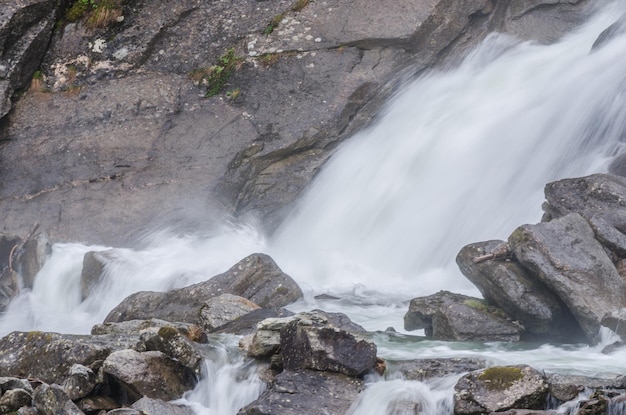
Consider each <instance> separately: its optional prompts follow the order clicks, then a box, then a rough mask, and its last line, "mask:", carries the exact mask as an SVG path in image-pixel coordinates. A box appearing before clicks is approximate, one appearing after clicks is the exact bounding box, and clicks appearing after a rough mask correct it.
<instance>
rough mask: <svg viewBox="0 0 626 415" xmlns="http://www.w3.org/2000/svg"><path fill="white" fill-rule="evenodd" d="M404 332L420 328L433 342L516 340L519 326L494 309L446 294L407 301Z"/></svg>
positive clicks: (478, 301)
mask: <svg viewBox="0 0 626 415" xmlns="http://www.w3.org/2000/svg"><path fill="white" fill-rule="evenodd" d="M404 328H405V330H419V329H424V332H425V334H426V336H428V337H432V338H433V339H436V340H460V341H519V340H520V335H521V333H522V332H523V327H521V326H520V325H519V324H516V323H515V322H513V321H511V320H510V319H508V317H507V316H506V315H505V314H503V313H502V311H501V310H499V309H498V308H497V307H494V306H492V305H489V304H487V303H485V302H484V301H482V300H480V299H477V298H473V297H469V296H466V295H461V294H454V293H451V292H449V291H440V292H438V293H435V294H433V295H430V296H427V297H419V298H414V299H412V300H411V302H410V304H409V310H408V311H407V313H406V314H405V315H404Z"/></svg>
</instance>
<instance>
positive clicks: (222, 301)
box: [200, 294, 261, 331]
mask: <svg viewBox="0 0 626 415" xmlns="http://www.w3.org/2000/svg"><path fill="white" fill-rule="evenodd" d="M260 308H261V307H259V306H258V305H256V304H255V303H253V302H252V301H250V300H248V299H247V298H243V297H240V296H237V295H232V294H222V295H218V296H217V297H213V298H210V299H208V300H207V301H206V303H205V305H204V306H203V307H202V309H201V310H200V320H201V324H202V327H203V328H204V329H205V330H207V331H211V330H213V329H215V328H217V327H220V326H223V325H224V324H226V323H228V322H230V321H233V320H236V319H238V318H239V317H241V316H243V315H244V314H248V313H249V312H250V311H253V310H258V309H260Z"/></svg>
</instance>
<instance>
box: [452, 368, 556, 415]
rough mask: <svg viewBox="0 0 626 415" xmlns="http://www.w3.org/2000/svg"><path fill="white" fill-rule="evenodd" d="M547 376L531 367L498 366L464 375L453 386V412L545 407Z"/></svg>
mask: <svg viewBox="0 0 626 415" xmlns="http://www.w3.org/2000/svg"><path fill="white" fill-rule="evenodd" d="M547 396H548V383H547V382H546V379H545V377H544V375H543V374H542V373H541V372H539V371H537V370H535V369H533V368H532V367H530V366H526V365H518V366H495V367H490V368H487V369H483V370H478V371H474V372H471V373H468V374H467V375H465V376H463V377H462V378H461V379H459V381H458V382H457V383H456V385H455V386H454V413H455V414H457V415H470V414H471V415H475V414H484V413H491V412H503V411H506V410H509V409H543V407H544V405H545V402H546V398H547Z"/></svg>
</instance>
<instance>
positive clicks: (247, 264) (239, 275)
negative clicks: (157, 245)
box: [105, 254, 302, 324]
mask: <svg viewBox="0 0 626 415" xmlns="http://www.w3.org/2000/svg"><path fill="white" fill-rule="evenodd" d="M224 293H230V294H233V295H238V296H241V297H244V298H247V299H248V300H250V301H252V302H254V303H256V304H258V305H259V306H261V307H265V308H280V307H283V306H285V305H287V304H290V303H292V302H294V301H296V300H297V299H298V298H300V297H302V291H301V290H300V287H298V284H296V282H295V281H294V280H293V279H292V278H291V277H289V276H288V275H287V274H285V273H283V272H282V271H281V270H280V268H278V266H277V265H276V263H275V262H274V261H273V260H272V259H271V258H270V257H269V256H267V255H265V254H253V255H250V256H249V257H247V258H244V259H243V260H241V261H240V262H239V263H237V264H236V265H234V266H233V267H232V268H231V269H229V270H228V271H226V272H225V273H223V274H220V275H217V276H215V277H213V278H211V279H210V280H208V281H206V282H202V283H198V284H195V285H192V286H189V287H186V288H181V289H177V290H172V291H169V292H165V293H162V292H146V291H142V292H138V293H135V294H133V295H131V296H129V297H127V298H126V299H125V300H124V301H122V303H121V304H119V305H118V306H117V307H115V308H114V309H113V310H112V311H111V312H110V313H109V315H108V316H107V318H106V319H105V322H118V321H124V320H136V319H150V318H161V319H164V320H174V321H184V322H187V323H194V324H202V322H201V318H200V311H201V310H202V308H203V307H204V306H205V302H206V301H207V300H208V299H210V298H212V297H217V296H219V295H221V294H224Z"/></svg>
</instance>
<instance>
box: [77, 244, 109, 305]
mask: <svg viewBox="0 0 626 415" xmlns="http://www.w3.org/2000/svg"><path fill="white" fill-rule="evenodd" d="M113 252H114V251H113V250H108V251H97V252H96V251H90V252H87V253H86V254H85V255H84V256H83V268H82V270H81V272H80V296H81V300H85V299H86V298H87V297H88V296H89V294H90V293H91V292H92V290H93V289H94V288H95V287H96V286H97V285H98V284H101V283H102V282H103V281H104V279H105V274H104V273H105V267H106V265H107V263H109V262H110V261H111V259H112V257H113Z"/></svg>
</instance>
